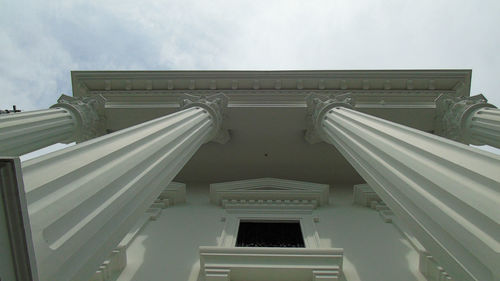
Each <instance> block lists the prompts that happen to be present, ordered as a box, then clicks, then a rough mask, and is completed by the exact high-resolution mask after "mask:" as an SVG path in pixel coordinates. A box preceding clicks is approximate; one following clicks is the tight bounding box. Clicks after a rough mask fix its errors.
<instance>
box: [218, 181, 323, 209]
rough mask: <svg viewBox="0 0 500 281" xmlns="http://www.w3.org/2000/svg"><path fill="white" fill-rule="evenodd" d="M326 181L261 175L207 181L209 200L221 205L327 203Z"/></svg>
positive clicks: (314, 204)
mask: <svg viewBox="0 0 500 281" xmlns="http://www.w3.org/2000/svg"><path fill="white" fill-rule="evenodd" d="M328 198H329V185H327V184H317V183H310V182H302V181H293V180H283V179H275V178H261V179H252V180H243V181H232V182H224V183H215V184H211V185H210V202H212V203H213V204H216V205H219V206H223V207H225V208H226V207H231V208H233V207H236V206H238V207H242V205H246V206H248V207H249V206H254V207H270V208H276V207H279V206H283V207H285V206H286V207H292V206H293V207H299V208H303V207H305V206H307V207H314V208H316V207H318V206H323V205H327V204H328Z"/></svg>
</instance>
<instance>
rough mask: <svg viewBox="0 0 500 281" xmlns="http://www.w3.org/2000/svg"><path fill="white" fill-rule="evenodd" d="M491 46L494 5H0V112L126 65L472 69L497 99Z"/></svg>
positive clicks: (477, 83) (499, 89)
mask: <svg viewBox="0 0 500 281" xmlns="http://www.w3.org/2000/svg"><path fill="white" fill-rule="evenodd" d="M499 51H500V1H498V0H494V1H487V0H476V1H472V0H470V1H461V0H454V1H440V0H432V1H427V0H418V1H416V0H412V1H406V0H366V1H356V0H350V1H336V0H324V1H319V0H308V1H293V0H288V1H274V0H267V1H258V0H253V1H237V0H232V1H225V0H212V1H200V0H199V1H193V0H179V1H177V0H176V1H170V0H161V1H155V0H152V1H137V0H134V1H129V0H119V1H118V0H109V1H107V0H101V1H91V0H86V1H80V0H75V1H70V0H64V1H61V0H50V1H36V0H31V1H24V0H0V90H1V91H0V109H8V108H11V107H12V105H13V104H15V105H17V107H18V108H20V109H22V110H33V109H41V108H47V107H49V106H50V105H52V104H54V103H55V102H56V100H57V98H58V97H59V96H60V95H61V94H62V93H66V94H69V95H71V80H70V71H71V70H132V69H134V70H170V69H177V70H179V69H180V70H214V69H215V70H288V69H456V68H459V69H472V89H471V95H474V94H479V93H483V94H484V95H485V96H486V97H487V98H488V99H489V101H490V103H492V104H495V105H497V106H500V79H499V77H500V58H499V55H500V54H499Z"/></svg>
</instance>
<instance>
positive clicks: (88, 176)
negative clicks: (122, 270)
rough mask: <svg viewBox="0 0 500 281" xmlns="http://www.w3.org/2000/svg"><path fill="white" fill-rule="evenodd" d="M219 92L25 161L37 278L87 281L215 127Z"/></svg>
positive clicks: (221, 102) (220, 101) (220, 102)
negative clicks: (130, 125)
mask: <svg viewBox="0 0 500 281" xmlns="http://www.w3.org/2000/svg"><path fill="white" fill-rule="evenodd" d="M224 98H225V97H223V96H218V97H217V98H214V99H213V100H211V101H208V100H202V101H198V102H195V103H192V102H187V104H188V108H186V109H184V110H182V111H179V112H177V113H173V114H170V115H167V116H164V117H161V118H157V119H155V120H152V121H149V122H145V123H143V124H139V125H136V126H134V127H130V128H127V129H123V130H120V131H117V132H115V133H112V134H108V135H105V136H102V137H100V138H96V139H93V140H89V141H87V142H83V143H80V144H77V145H75V146H72V147H69V148H66V149H63V150H61V151H56V152H53V153H51V154H48V155H45V156H42V157H39V158H35V159H33V160H29V161H26V162H25V163H24V165H23V175H24V183H25V187H26V197H27V201H28V213H29V218H30V221H31V227H32V235H33V241H34V248H35V255H36V261H37V264H38V266H37V267H38V271H39V275H40V281H68V280H82V281H83V280H85V281H86V280H88V278H90V277H91V275H92V274H93V272H95V270H96V268H97V267H98V265H99V264H100V263H101V262H102V261H103V260H104V258H105V257H106V256H107V255H108V254H109V253H110V252H111V251H112V249H113V248H114V247H115V246H116V245H117V244H118V243H119V241H120V240H121V239H122V238H123V236H124V235H125V234H126V233H127V232H128V231H129V229H130V228H131V227H132V226H133V224H134V223H135V221H136V219H137V218H138V217H140V215H142V214H143V212H144V211H145V210H146V209H147V207H148V206H149V205H150V204H151V203H152V201H153V200H154V199H155V198H156V197H157V196H158V195H159V193H160V192H161V190H162V188H163V187H165V186H166V185H168V183H169V182H170V181H171V180H172V179H173V178H174V177H175V176H176V174H177V173H178V172H179V170H180V169H181V168H182V167H183V166H184V164H185V163H186V162H187V161H188V160H189V159H190V158H191V156H192V155H193V154H194V153H195V152H196V151H197V150H198V148H199V147H200V146H201V145H202V144H203V143H205V142H208V141H210V140H212V139H214V138H216V137H217V133H218V132H219V131H220V123H221V116H222V115H221V110H222V107H223V106H224Z"/></svg>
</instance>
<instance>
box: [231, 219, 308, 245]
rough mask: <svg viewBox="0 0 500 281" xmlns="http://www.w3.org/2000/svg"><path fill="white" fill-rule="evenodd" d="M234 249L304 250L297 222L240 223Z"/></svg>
mask: <svg viewBox="0 0 500 281" xmlns="http://www.w3.org/2000/svg"><path fill="white" fill-rule="evenodd" d="M236 247H283V248H304V247H305V245H304V238H303V237H302V230H301V229H300V223H299V222H298V221H286V222H276V221H258V222H254V221H241V222H240V226H239V229H238V236H237V238H236Z"/></svg>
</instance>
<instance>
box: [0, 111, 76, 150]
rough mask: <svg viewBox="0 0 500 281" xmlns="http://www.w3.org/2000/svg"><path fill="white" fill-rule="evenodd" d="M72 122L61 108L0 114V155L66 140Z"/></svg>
mask: <svg viewBox="0 0 500 281" xmlns="http://www.w3.org/2000/svg"><path fill="white" fill-rule="evenodd" d="M75 126H76V122H75V120H74V118H73V115H71V113H70V112H69V111H68V110H67V109H63V108H50V109H46V110H36V111H28V112H21V113H12V114H5V115H0V155H5V156H19V155H23V154H26V153H28V152H31V151H35V150H37V149H40V148H43V147H46V146H49V145H52V144H54V143H59V142H68V141H70V140H71V137H72V136H73V132H74V130H75Z"/></svg>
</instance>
